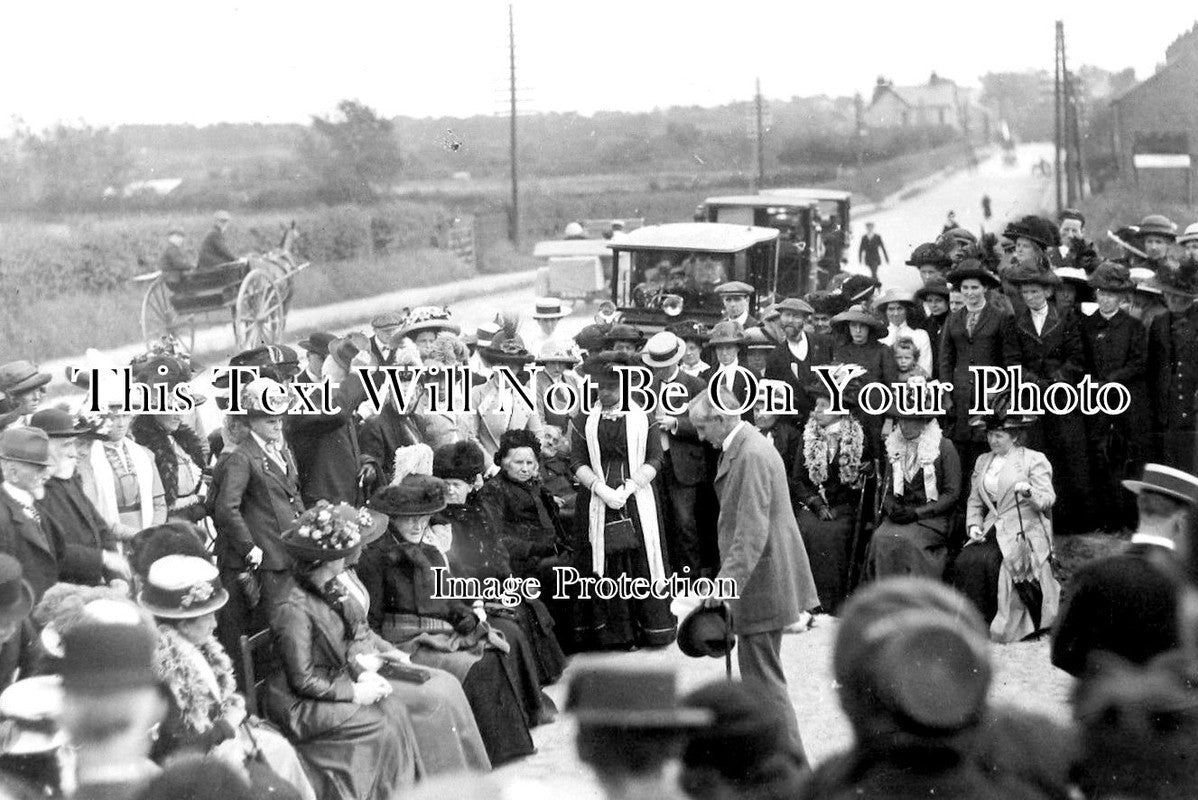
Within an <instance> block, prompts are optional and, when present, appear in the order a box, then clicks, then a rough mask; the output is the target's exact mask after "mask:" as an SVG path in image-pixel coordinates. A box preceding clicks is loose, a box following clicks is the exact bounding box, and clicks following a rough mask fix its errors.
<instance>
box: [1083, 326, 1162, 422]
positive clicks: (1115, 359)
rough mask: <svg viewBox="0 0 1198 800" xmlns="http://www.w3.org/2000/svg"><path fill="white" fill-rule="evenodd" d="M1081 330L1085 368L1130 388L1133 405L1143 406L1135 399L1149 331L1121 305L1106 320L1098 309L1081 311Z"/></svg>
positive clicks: (1099, 377)
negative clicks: (1088, 313) (1096, 310)
mask: <svg viewBox="0 0 1198 800" xmlns="http://www.w3.org/2000/svg"><path fill="white" fill-rule="evenodd" d="M1081 333H1082V353H1083V355H1084V358H1085V369H1086V372H1088V373H1089V374H1090V376H1091V377H1092V378H1093V379H1094V380H1095V381H1103V382H1107V381H1111V382H1116V383H1121V384H1123V385H1124V386H1126V387H1127V388H1128V389H1130V390H1131V391H1132V396H1133V400H1132V408H1143V407H1144V406H1143V405H1141V404H1138V403H1137V402H1136V394H1137V393H1139V394H1142V393H1143V392H1144V377H1145V371H1146V369H1147V366H1148V332H1147V331H1146V330H1145V329H1144V326H1143V325H1141V324H1140V323H1139V321H1138V320H1135V319H1132V317H1131V315H1130V314H1128V313H1127V312H1126V311H1124V310H1122V309H1120V310H1118V311H1116V312H1115V314H1114V316H1112V317H1111V318H1110V319H1109V320H1107V319H1104V318H1103V316H1102V314H1099V313H1097V312H1095V313H1093V314H1091V315H1089V316H1086V315H1083V316H1082V318H1081ZM1137 390H1138V392H1137ZM1143 399H1144V400H1145V401H1146V400H1147V398H1146V397H1145V398H1143Z"/></svg>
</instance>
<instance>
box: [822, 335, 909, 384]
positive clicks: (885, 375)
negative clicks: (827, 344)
mask: <svg viewBox="0 0 1198 800" xmlns="http://www.w3.org/2000/svg"><path fill="white" fill-rule="evenodd" d="M832 360H833V361H835V362H837V363H839V364H857V365H859V366H861V367H864V368H865V374H864V375H862V376H861V381H862V383H871V382H875V381H876V382H881V383H885V384H887V385H890V384H892V383H894V382H895V381H896V380H898V364H896V363H895V361H894V350H893V349H891V348H890V347H888V346H887V345H884V344H882V343H881V342H879V341H877V340H874V341H872V342H866V343H865V344H853V343H852V342H847V343H838V344H837V345H836V346H835V347H834V348H833V349H832Z"/></svg>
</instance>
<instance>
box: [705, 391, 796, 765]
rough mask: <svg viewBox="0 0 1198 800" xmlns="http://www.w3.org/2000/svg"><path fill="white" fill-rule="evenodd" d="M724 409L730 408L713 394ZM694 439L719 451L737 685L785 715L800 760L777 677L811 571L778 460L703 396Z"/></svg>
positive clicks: (728, 400)
mask: <svg viewBox="0 0 1198 800" xmlns="http://www.w3.org/2000/svg"><path fill="white" fill-rule="evenodd" d="M718 399H719V400H720V401H721V404H722V405H725V406H727V407H729V408H732V407H735V402H734V400H733V398H732V395H731V393H730V392H728V391H727V390H719V397H718ZM690 416H691V422H692V423H694V426H695V430H696V431H697V433H698V435H699V438H700V439H702V440H703V441H706V442H709V443H711V444H712V445H713V446H715V447H718V448H719V449H720V450H722V451H723V452H722V453H721V455H720V461H719V467H718V469H717V472H716V477H715V489H716V493H717V494H718V495H719V499H720V514H719V519H718V521H717V523H716V525H717V529H718V532H719V544H720V559H721V564H720V572H719V575H718V576H717V579H727V578H730V579H732V580H733V581H735V584H736V592H737V597H736V598H713V599H712V600H709V601H708V602H709V603H713V602H719V601H720V600H728V601H729V606H730V609H731V612H732V630H733V633H735V634H736V639H737V661H738V663H739V665H740V675H741V679H742V680H744V681H745V682H746V683H754V684H756V686H757V687H758V689H759V690H761V691H763V692H765V693H767V694H768V696H769V697H770V699H771V700H773V701H774V702H776V703H778V707H779V708H782V709H785V711H786V717H787V726H788V728H789V730H790V736H791V740H792V744H793V747H794V748H795V751H796V753H797V754H803V741H802V737H800V735H799V723H798V719H797V718H796V717H795V713H794V707H793V706H792V705H791V702H790V695H789V694H788V693H787V689H786V676H785V674H783V671H782V633H783V630H784V629H785V628H786V627H787V626H789V625H792V624H794V623H795V622H798V621H799V619H800V617H801V616H802V614H803V612H804V611H807V610H809V609H812V608H815V607H816V606H818V605H819V597H817V595H816V590H815V580H814V578H813V577H812V575H811V564H810V563H809V562H808V560H807V551H806V549H805V548H804V547H803V538H802V536H801V535H800V534H799V525H798V523H797V522H796V521H795V515H794V509H793V507H792V506H791V503H790V489H789V487H788V486H787V483H786V469H785V467H784V466H783V464H782V456H780V455H779V454H778V451H777V450H776V449H775V448H774V446H773V445H772V444H770V443H769V442H768V441H767V440H766V438H765V437H764V436H762V435H761V434H760V433H759V432H758V431H757V430H756V429H755V428H754V427H753V426H752V425H750V424H749V423H747V422H744V421H743V420H741V419H740V417H738V416H737V415H735V414H729V413H727V412H725V411H723V410H722V409H720V408H718V407H717V405H716V404H715V403H713V402H712V398H710V397H709V396H708V395H707V393H704V394H702V395H700V396H699V397H698V398H697V399H696V400H695V401H694V402H693V403H692V404H691V407H690Z"/></svg>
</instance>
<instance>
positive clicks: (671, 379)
mask: <svg viewBox="0 0 1198 800" xmlns="http://www.w3.org/2000/svg"><path fill="white" fill-rule="evenodd" d="M680 371H681V370H679V369H678V365H677V364H675V365H674V371H673V372H671V373H670V377H668V378H663V379H662V381H661V382H662V385H663V386H664V385H665V384H667V383H673V382H674V381H675V380H676V379H677V378H678V373H679V372H680Z"/></svg>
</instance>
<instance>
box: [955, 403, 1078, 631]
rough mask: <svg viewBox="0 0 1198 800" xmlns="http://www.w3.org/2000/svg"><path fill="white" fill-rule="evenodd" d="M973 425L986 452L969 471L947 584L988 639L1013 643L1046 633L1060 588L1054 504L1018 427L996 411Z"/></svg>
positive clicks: (1040, 460)
mask: <svg viewBox="0 0 1198 800" xmlns="http://www.w3.org/2000/svg"><path fill="white" fill-rule="evenodd" d="M1000 403H1001V401H1000ZM975 424H977V425H978V426H981V427H984V428H985V429H986V440H987V442H988V444H989V445H990V452H989V453H983V454H982V455H981V456H979V457H978V460H977V464H976V465H975V466H974V468H973V478H972V480H971V481H970V486H969V503H968V506H967V516H966V530H967V531H968V533H969V540H968V541H967V542H965V547H964V549H962V550H961V553H960V555H958V556H957V560H956V563H955V564H954V565H953V569H952V575H951V581H952V584H953V586H955V587H956V588H957V589H959V590H961V592H963V593H964V594H965V595H966V596H967V597H969V599H971V600H972V601H973V602H974V604H975V605H977V607H978V610H980V611H981V612H982V616H983V617H984V618H985V620H986V623H987V624H988V625H989V626H990V638H991V639H993V640H994V641H996V642H1017V641H1019V640H1020V639H1023V638H1026V637H1027V636H1030V635H1032V634H1034V633H1037V632H1038V631H1044V630H1048V629H1049V628H1051V627H1052V624H1053V622H1054V621H1055V620H1056V617H1057V609H1058V606H1059V605H1060V598H1061V587H1060V584H1058V583H1057V579H1056V578H1055V577H1054V576H1053V574H1052V565H1051V564H1050V563H1049V556H1051V554H1052V521H1051V520H1049V519H1048V516H1047V512H1048V511H1049V510H1050V509H1051V508H1052V505H1053V503H1054V502H1056V494H1055V493H1054V492H1053V489H1052V465H1051V464H1049V463H1048V459H1047V458H1046V457H1045V456H1044V454H1043V453H1038V452H1036V451H1035V450H1030V449H1028V448H1026V447H1024V446H1023V441H1022V436H1023V432H1024V430H1025V429H1026V425H1027V422H1026V421H1025V420H1023V419H1018V418H1014V417H1010V416H1008V415H1007V414H1006V413H1005V412H1004V411H1003V410H1002V409H1001V408H1000V409H997V410H996V413H994V414H992V415H989V416H985V417H979V418H976V419H975Z"/></svg>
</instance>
